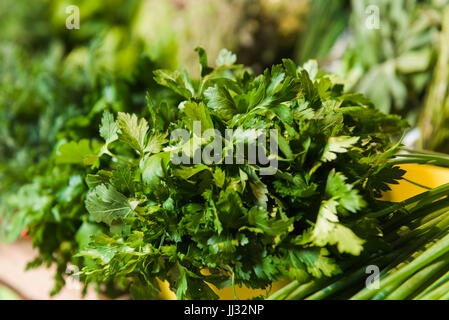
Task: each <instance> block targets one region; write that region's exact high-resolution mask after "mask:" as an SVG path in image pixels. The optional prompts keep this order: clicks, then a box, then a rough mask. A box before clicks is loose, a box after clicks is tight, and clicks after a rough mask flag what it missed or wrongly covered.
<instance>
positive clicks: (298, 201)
mask: <svg viewBox="0 0 449 320" xmlns="http://www.w3.org/2000/svg"><path fill="white" fill-rule="evenodd" d="M197 51H198V53H199V58H200V69H201V79H200V80H199V81H192V80H191V79H190V78H189V76H188V74H187V73H180V72H178V71H175V72H170V71H167V70H159V71H156V72H155V80H156V81H157V82H158V83H159V84H161V85H164V86H167V87H168V88H170V89H171V90H173V91H174V92H175V93H176V94H177V95H179V97H180V98H181V100H182V101H181V103H179V104H172V103H165V104H163V103H154V102H153V99H152V98H151V97H150V95H148V108H149V113H150V116H149V117H148V118H147V119H148V120H147V119H145V118H138V117H137V116H136V115H133V114H127V113H118V115H117V117H116V119H114V118H115V117H114V116H113V115H112V114H111V113H109V112H105V113H104V114H103V119H102V123H101V126H100V135H101V137H102V138H103V139H104V140H105V142H104V143H103V144H102V145H99V146H98V152H91V151H90V150H84V149H81V148H79V146H80V144H82V143H83V142H71V143H69V144H66V145H65V147H64V153H67V154H75V153H76V154H77V155H78V158H80V159H83V161H84V162H88V163H90V164H92V163H96V164H98V163H99V164H100V170H98V171H96V172H93V173H92V174H89V175H88V176H87V178H86V182H87V184H88V186H89V189H90V190H89V193H88V195H87V197H86V208H87V210H88V211H89V214H90V218H91V219H93V220H94V221H95V222H97V223H102V224H103V225H105V226H108V227H109V228H108V230H107V231H105V232H103V233H99V234H96V235H93V236H92V237H91V241H90V244H89V245H88V246H87V247H85V248H84V250H82V251H81V252H80V253H79V255H78V256H80V257H85V258H87V259H88V260H89V261H90V262H89V264H88V265H86V266H85V267H84V268H83V269H82V274H83V276H84V277H85V280H86V281H87V282H91V281H93V282H102V281H104V280H106V279H114V281H115V282H116V283H120V284H122V285H124V286H126V285H129V286H130V287H129V289H130V292H131V293H132V295H133V297H134V298H138V299H143V298H152V297H155V296H156V295H157V293H158V290H159V287H158V282H157V279H160V280H168V281H169V283H170V287H171V289H173V290H174V291H176V292H177V296H178V298H180V299H208V298H216V295H215V294H214V292H213V291H212V290H211V288H210V287H209V285H208V283H211V284H214V285H215V286H217V287H219V288H220V287H225V286H229V285H241V284H244V285H246V286H247V287H249V288H265V287H267V286H269V285H270V284H271V283H272V282H274V281H277V280H281V279H284V278H291V279H296V280H298V281H305V280H307V279H311V278H325V277H329V276H332V275H336V274H338V273H340V272H341V270H342V263H341V262H342V261H345V260H346V259H351V257H353V256H358V255H360V254H361V253H362V252H363V250H364V247H366V246H368V245H371V244H372V243H376V244H378V245H379V244H381V243H382V240H381V239H380V236H379V229H378V225H377V220H376V219H375V218H369V217H366V216H365V215H362V214H361V213H362V210H363V209H364V208H365V207H367V206H369V207H370V208H371V209H372V208H379V209H380V208H383V207H384V206H385V205H386V204H385V203H384V202H382V201H379V200H378V198H379V197H380V195H381V193H382V192H383V191H386V190H389V187H388V185H387V184H394V183H397V180H400V179H401V176H402V175H403V173H404V171H403V170H401V169H399V168H398V167H396V166H394V164H392V163H390V162H388V160H389V159H390V158H392V157H393V156H394V155H395V153H396V152H397V150H398V148H399V144H393V143H392V141H391V138H392V136H393V135H395V134H399V133H401V131H402V130H403V128H405V127H406V126H407V124H406V122H405V121H404V120H402V119H401V118H400V117H398V116H394V115H385V114H383V113H381V112H380V111H378V110H376V109H375V108H374V106H373V105H372V104H371V103H370V102H369V101H368V100H367V99H366V98H365V97H363V96H362V95H360V94H345V93H343V87H344V83H343V82H342V81H341V80H339V79H338V78H336V77H335V76H333V75H328V74H324V73H321V72H319V71H318V69H317V65H316V63H314V62H313V61H310V62H308V63H306V64H305V65H304V66H303V67H297V66H296V65H295V64H294V63H293V62H292V61H291V60H288V59H285V60H283V64H281V65H275V66H273V67H272V68H271V69H267V70H266V71H265V72H264V73H263V74H261V75H259V76H255V75H254V74H253V73H252V72H251V70H249V69H248V68H245V67H244V66H241V65H236V64H235V62H236V56H235V55H233V54H232V53H231V52H229V51H227V50H222V51H221V53H220V55H219V56H218V58H217V60H216V66H215V68H211V67H210V66H209V65H208V63H207V56H206V53H205V52H204V50H202V49H201V48H198V49H197ZM198 122H199V123H200V124H201V129H200V131H198V130H195V123H198ZM176 129H184V130H186V131H187V132H188V137H187V139H183V140H181V141H179V140H178V139H177V138H174V137H173V136H170V137H169V135H170V133H173V132H175V130H176ZM207 129H214V130H216V131H213V132H214V134H213V135H212V137H214V141H215V140H216V139H218V140H221V139H222V137H224V136H226V134H225V133H226V130H229V129H232V130H234V135H233V136H232V138H231V139H227V143H226V142H225V143H224V144H225V147H224V148H223V149H219V151H223V152H219V153H218V154H219V155H220V156H219V157H218V159H215V160H216V161H200V162H198V161H197V162H196V163H194V161H195V155H196V154H197V152H198V150H203V148H207V146H209V144H210V143H211V140H210V139H207V138H204V135H203V134H204V133H205V131H207ZM256 129H259V130H262V131H257V130H256ZM270 130H276V131H270ZM260 132H262V135H264V138H265V139H266V141H267V143H268V141H269V142H270V144H271V142H272V141H273V140H274V141H275V142H276V143H275V144H276V145H278V150H279V152H278V153H277V154H275V153H273V152H272V150H271V149H270V150H269V148H265V149H263V150H264V153H265V156H266V157H267V158H268V159H274V158H275V159H276V160H277V164H278V165H277V168H276V170H275V172H274V174H271V175H266V174H263V173H262V172H263V170H265V169H266V168H264V166H263V164H262V163H261V162H257V161H256V162H252V161H251V160H250V157H251V153H250V152H248V154H247V153H245V154H244V157H243V159H237V157H236V156H235V154H233V156H234V158H233V160H234V161H231V163H230V164H227V163H228V162H226V160H225V155H227V154H228V153H227V152H229V150H236V149H238V148H239V147H238V145H239V144H240V146H241V145H244V146H248V147H249V146H250V145H252V144H254V143H255V141H256V140H257V138H258V136H259V135H260ZM268 132H270V134H269V133H268ZM273 132H275V133H274V134H273ZM212 137H211V138H212ZM174 154H175V155H180V154H182V155H183V156H184V157H185V158H184V160H185V159H187V161H183V162H181V163H179V162H177V163H178V164H175V163H176V162H175V161H172V160H173V159H174V158H173V155H174ZM105 158H106V159H108V158H111V159H112V160H113V161H112V162H108V163H109V165H107V166H104V165H103V162H104V160H103V159H105ZM238 160H240V161H238ZM242 160H243V161H242ZM201 162H202V163H201ZM187 163H189V164H187Z"/></svg>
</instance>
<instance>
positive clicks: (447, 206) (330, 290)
mask: <svg viewBox="0 0 449 320" xmlns="http://www.w3.org/2000/svg"><path fill="white" fill-rule="evenodd" d="M402 151H405V152H406V153H400V154H397V155H396V157H395V158H394V159H393V160H391V161H392V162H393V163H394V164H398V165H400V164H412V163H413V164H430V165H437V166H444V167H449V156H448V155H445V154H440V153H434V152H428V151H414V150H409V149H405V148H404V149H402ZM417 185H419V184H417ZM422 187H423V188H426V187H425V186H422ZM426 189H428V188H426ZM448 195H449V183H448V184H444V185H441V186H439V187H436V188H433V189H429V190H427V191H425V192H423V193H421V194H419V195H417V196H414V197H411V198H409V199H406V200H405V201H402V202H398V203H393V204H391V205H390V206H388V207H387V208H385V209H382V210H379V211H375V212H368V213H366V214H365V215H364V216H365V217H367V218H375V219H378V220H379V221H380V222H381V229H382V232H383V235H384V236H383V240H384V241H386V243H387V244H388V245H387V246H386V248H383V249H382V250H378V251H377V252H371V253H370V252H368V253H365V254H364V255H361V256H359V257H358V258H357V259H354V260H350V261H349V262H343V266H342V273H341V274H340V275H338V276H334V277H331V278H326V277H323V278H320V279H309V280H308V281H303V282H301V281H298V280H294V281H292V282H291V283H289V284H288V285H287V286H285V287H284V288H281V289H280V290H278V291H277V292H275V293H273V294H272V295H271V296H269V297H268V299H269V300H299V299H304V300H322V299H351V300H370V299H371V300H405V299H414V300H449V197H448ZM369 265H375V266H377V267H378V268H379V270H380V273H379V275H377V276H376V277H375V280H376V281H377V282H376V283H377V285H367V284H366V283H365V281H366V280H367V277H368V274H367V273H366V270H367V269H366V267H367V266H369ZM370 284H373V283H370Z"/></svg>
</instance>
